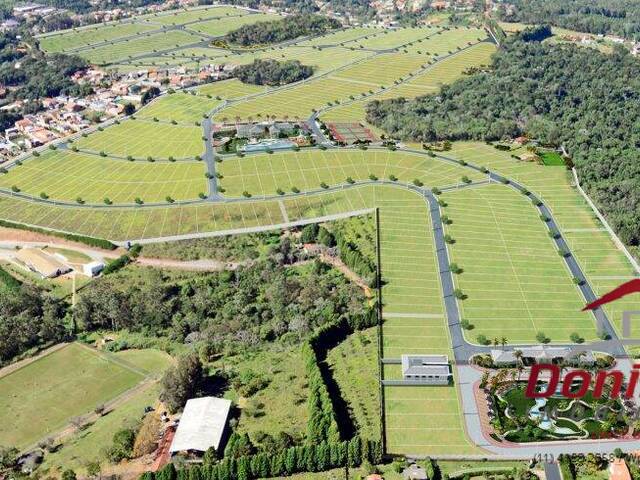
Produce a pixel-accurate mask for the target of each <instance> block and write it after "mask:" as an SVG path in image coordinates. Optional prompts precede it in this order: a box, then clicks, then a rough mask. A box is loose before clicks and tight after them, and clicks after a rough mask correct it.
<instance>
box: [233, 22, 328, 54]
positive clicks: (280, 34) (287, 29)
mask: <svg viewBox="0 0 640 480" xmlns="http://www.w3.org/2000/svg"><path fill="white" fill-rule="evenodd" d="M337 28H340V22H339V21H338V20H336V19H334V18H329V17H324V16H321V15H313V14H312V15H291V16H289V17H283V18H282V19H279V20H272V21H268V22H257V23H253V24H250V25H244V26H242V27H240V28H238V29H236V30H233V31H231V32H229V33H227V35H225V37H224V39H225V41H227V42H228V43H230V44H233V45H242V46H244V47H247V46H250V45H264V44H269V43H277V42H284V41H285V40H292V39H294V38H298V37H302V36H306V35H320V34H323V33H326V32H328V31H330V30H335V29H337Z"/></svg>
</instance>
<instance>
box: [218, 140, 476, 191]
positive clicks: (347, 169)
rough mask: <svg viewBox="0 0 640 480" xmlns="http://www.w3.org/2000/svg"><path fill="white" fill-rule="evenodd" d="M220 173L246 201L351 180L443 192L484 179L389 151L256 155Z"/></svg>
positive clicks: (233, 162) (225, 183)
mask: <svg viewBox="0 0 640 480" xmlns="http://www.w3.org/2000/svg"><path fill="white" fill-rule="evenodd" d="M218 171H219V172H220V173H221V174H222V175H223V178H222V179H221V181H220V185H221V186H222V187H223V188H224V189H225V190H226V191H225V196H229V197H238V196H241V195H242V193H243V192H245V191H247V192H249V193H251V194H253V195H274V194H275V193H276V192H277V190H278V189H282V190H283V191H285V192H290V191H291V190H292V188H293V187H297V188H298V189H300V190H301V191H306V190H317V189H319V188H320V187H321V184H322V183H325V184H326V185H329V186H335V185H348V182H347V178H349V177H350V178H351V179H353V180H354V181H365V180H367V181H368V180H369V175H372V174H373V175H375V176H376V177H377V178H379V179H381V180H389V179H390V178H391V177H392V176H395V177H396V178H397V181H398V182H399V183H400V184H408V183H412V182H413V181H414V180H415V179H419V180H420V181H421V182H422V183H423V184H424V185H427V186H438V187H444V186H449V185H456V184H459V183H462V180H461V179H462V177H463V176H465V175H466V176H468V177H469V178H471V179H474V180H480V179H483V178H484V175H481V174H478V173H475V172H472V171H469V172H466V171H464V170H462V169H461V168H460V167H459V166H457V165H455V164H452V163H447V162H443V161H442V160H438V159H433V158H430V157H427V156H426V155H414V154H408V153H402V152H397V151H396V152H391V151H388V150H377V151H374V150H365V151H363V150H346V151H333V150H327V151H322V150H302V151H300V152H288V153H278V154H271V155H270V154H262V155H250V156H247V157H244V158H233V159H225V160H224V162H223V163H222V164H221V165H220V166H219V168H218Z"/></svg>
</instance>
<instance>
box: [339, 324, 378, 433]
mask: <svg viewBox="0 0 640 480" xmlns="http://www.w3.org/2000/svg"><path fill="white" fill-rule="evenodd" d="M377 349H378V333H377V327H374V328H370V329H368V330H365V331H363V332H356V333H354V334H352V335H350V336H349V337H348V338H347V339H346V340H345V341H343V342H342V343H341V344H340V345H338V346H337V347H336V348H334V349H332V350H330V351H329V354H328V355H327V364H328V365H329V366H330V368H331V372H332V375H333V378H334V380H335V381H336V383H337V384H338V387H339V388H340V394H341V396H342V398H343V400H345V402H347V404H348V405H349V408H350V411H351V416H352V418H353V419H354V421H355V424H356V427H357V429H358V433H359V435H360V436H361V437H362V438H369V439H372V440H378V439H379V438H380V435H381V432H380V398H379V395H378V391H379V386H378V385H379V384H378V352H377Z"/></svg>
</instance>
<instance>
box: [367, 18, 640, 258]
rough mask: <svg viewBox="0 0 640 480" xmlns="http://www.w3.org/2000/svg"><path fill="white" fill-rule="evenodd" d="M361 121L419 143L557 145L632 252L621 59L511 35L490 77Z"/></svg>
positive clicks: (637, 82) (633, 142) (636, 140)
mask: <svg viewBox="0 0 640 480" xmlns="http://www.w3.org/2000/svg"><path fill="white" fill-rule="evenodd" d="M531 33H532V32H531V31H528V32H525V35H530V34H531ZM367 119H368V120H369V121H370V122H371V123H373V124H374V125H376V126H378V127H380V128H383V129H384V130H386V131H387V132H389V133H390V134H391V135H393V136H397V137H402V138H411V139H415V140H420V141H427V142H430V141H434V140H443V139H448V140H466V139H474V140H487V141H491V140H500V139H503V138H509V137H516V136H519V135H523V134H525V135H528V136H529V137H530V138H537V139H539V140H540V141H541V142H542V143H544V144H549V145H553V146H564V147H565V148H566V150H567V152H568V153H569V154H570V155H571V156H572V158H573V161H574V163H575V165H576V168H577V170H578V173H579V175H580V178H581V182H582V183H583V186H584V187H585V188H586V190H587V191H588V193H589V194H590V195H591V197H592V198H593V199H594V200H595V202H596V203H597V204H598V205H599V207H600V208H601V209H602V210H603V211H604V213H605V215H606V216H607V218H608V220H609V221H610V223H611V224H612V226H613V228H614V229H615V230H617V232H618V233H619V234H620V237H621V238H622V240H623V241H624V242H626V243H627V244H630V245H638V244H639V243H640V230H638V224H640V163H639V162H638V157H637V148H638V145H640V131H639V130H638V125H640V62H638V61H637V59H635V58H633V57H632V56H631V55H628V54H627V53H626V52H624V51H622V50H616V51H615V52H614V53H612V54H604V53H600V52H598V51H595V50H593V49H588V48H583V47H578V46H574V45H561V46H560V45H547V44H541V43H538V42H524V41H522V39H521V37H519V36H516V37H515V38H513V39H510V40H508V41H507V42H506V43H505V44H504V45H503V48H502V49H501V50H500V51H499V52H498V53H497V54H496V55H495V56H494V63H493V68H492V70H491V71H488V72H482V73H478V74H475V75H472V76H469V77H466V78H463V79H460V80H458V81H456V82H455V83H453V84H451V85H448V86H444V87H443V88H442V90H441V91H440V93H438V94H434V95H428V96H424V97H420V98H416V99H414V100H406V99H402V98H400V99H393V100H385V101H374V102H371V103H369V104H368V106H367Z"/></svg>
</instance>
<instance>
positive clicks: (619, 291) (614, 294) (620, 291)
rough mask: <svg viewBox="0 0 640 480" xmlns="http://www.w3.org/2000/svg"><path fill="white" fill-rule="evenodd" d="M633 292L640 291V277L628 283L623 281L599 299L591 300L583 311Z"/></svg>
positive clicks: (593, 308)
mask: <svg viewBox="0 0 640 480" xmlns="http://www.w3.org/2000/svg"><path fill="white" fill-rule="evenodd" d="M631 293H640V278H634V279H633V280H630V281H628V282H627V283H623V284H622V285H620V286H619V287H617V288H614V289H613V290H611V291H610V292H609V293H605V294H604V295H603V296H601V297H600V298H599V299H597V300H595V301H593V302H591V303H590V304H589V305H587V306H586V307H584V308H583V309H582V311H583V312H584V311H585V310H595V309H596V308H598V307H599V306H601V305H604V304H606V303H609V302H613V301H614V300H618V299H620V298H622V297H625V296H627V295H629V294H631Z"/></svg>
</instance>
